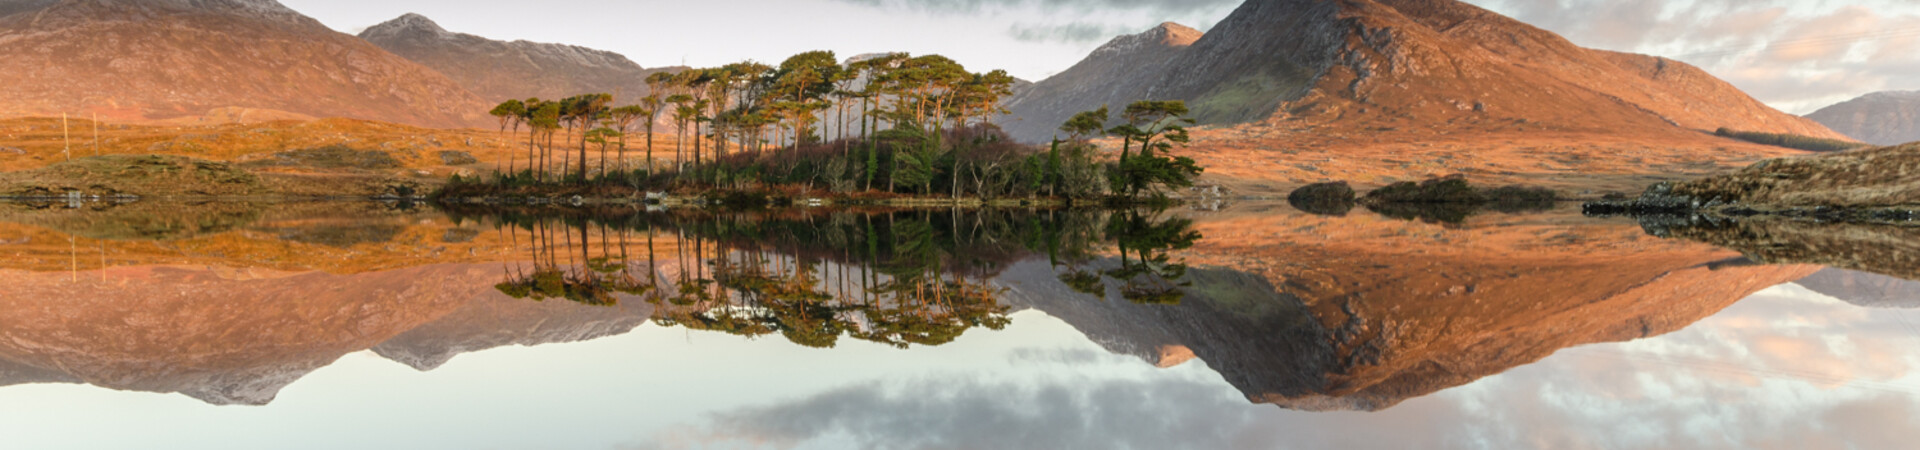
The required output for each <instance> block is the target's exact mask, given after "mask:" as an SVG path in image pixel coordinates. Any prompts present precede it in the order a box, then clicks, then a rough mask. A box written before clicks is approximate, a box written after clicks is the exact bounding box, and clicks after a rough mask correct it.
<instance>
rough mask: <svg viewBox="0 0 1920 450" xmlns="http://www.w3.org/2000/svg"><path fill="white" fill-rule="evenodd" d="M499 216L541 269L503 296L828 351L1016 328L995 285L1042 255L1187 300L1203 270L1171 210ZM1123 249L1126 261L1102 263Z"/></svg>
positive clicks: (514, 268) (1139, 296) (1168, 300)
mask: <svg viewBox="0 0 1920 450" xmlns="http://www.w3.org/2000/svg"><path fill="white" fill-rule="evenodd" d="M485 212H489V213H492V215H490V216H480V217H481V218H485V219H488V220H489V221H492V222H496V223H500V224H504V225H505V226H504V227H502V228H504V229H505V233H506V234H507V236H508V240H509V241H510V242H514V243H515V245H516V246H517V245H518V243H519V242H521V241H522V240H524V241H525V242H527V243H528V246H527V248H528V251H529V255H528V256H530V258H531V261H533V262H532V263H531V264H530V265H529V266H522V265H520V264H513V265H510V266H509V267H508V268H507V269H506V270H507V271H508V273H509V275H508V276H507V278H506V281H504V282H502V283H500V284H498V285H497V286H496V289H498V290H499V291H500V292H502V293H504V294H506V295H508V296H511V297H514V298H523V299H532V300H546V299H566V300H569V301H573V302H577V303H582V304H588V305H614V304H618V303H619V301H620V298H619V297H618V296H617V295H616V294H625V295H627V296H629V297H633V298H638V299H642V300H644V301H648V302H652V303H656V304H664V305H665V307H663V308H662V309H661V313H660V314H659V317H658V318H657V319H656V323H658V324H660V325H662V326H669V327H685V328H688V329H694V330H703V331H715V332H722V333H728V334H734V335H740V336H746V337H759V336H768V335H775V334H778V335H780V336H781V337H783V338H785V339H786V340H788V341H790V342H793V343H795V344H799V345H802V346H806V347H814V348H832V347H834V346H835V345H836V344H837V343H838V342H839V339H840V338H841V337H843V336H845V337H850V338H853V339H858V340H862V341H869V342H877V343H882V344H886V345H890V346H893V347H897V348H902V349H905V348H910V347H912V346H929V345H941V344H946V343H949V342H952V341H953V340H954V339H957V338H959V337H960V336H962V335H964V334H965V333H966V332H967V331H968V330H970V329H973V328H985V329H989V330H999V329H1002V328H1005V327H1006V325H1007V323H1008V321H1009V319H1008V318H1007V313H1008V311H1009V308H1008V307H1007V306H1004V305H1002V304H1001V303H1002V302H1001V300H1000V299H1001V297H1002V293H1003V291H1004V289H1003V288H1000V287H998V286H997V285H996V284H995V283H994V282H993V280H994V278H996V277H999V276H1001V275H1002V273H1003V272H1004V271H1005V270H1006V269H1007V268H1008V267H1011V265H1012V264H1014V263H1016V262H1018V261H1023V260H1028V259H1033V258H1036V257H1038V255H1042V254H1044V255H1046V257H1047V258H1048V259H1049V260H1050V261H1054V264H1053V265H1054V266H1055V267H1058V268H1059V269H1057V270H1061V271H1063V272H1065V274H1064V275H1061V276H1062V277H1063V278H1071V279H1074V280H1077V282H1079V283H1083V284H1087V285H1091V284H1097V283H1100V282H1102V280H1108V279H1111V280H1116V281H1119V282H1121V283H1122V285H1123V288H1122V289H1120V297H1121V298H1125V299H1127V300H1129V301H1134V302H1141V303H1158V304H1177V303H1178V302H1179V301H1180V298H1181V297H1183V296H1184V295H1185V294H1184V290H1182V289H1180V288H1181V287H1182V286H1186V285H1187V284H1186V282H1184V281H1181V279H1182V278H1184V277H1185V273H1186V270H1187V267H1186V266H1185V265H1184V264H1180V263H1179V262H1178V261H1177V260H1175V258H1174V257H1173V256H1172V254H1171V252H1172V251H1174V250H1179V249H1183V248H1187V247H1191V246H1192V245H1193V242H1194V241H1197V240H1199V239H1201V235H1200V233H1198V232H1196V231H1193V230H1192V229H1191V227H1192V221H1191V220H1187V219H1180V218H1169V217H1165V214H1164V213H1162V212H1155V211H1091V210H1077V211H1049V212H1044V213H1041V212H1018V211H998V210H985V211H879V212H861V211H833V212H822V213H817V214H816V213H813V212H807V211H797V212H782V213H764V212H734V213H708V212H690V213H682V214H646V213H642V212H639V211H631V210H621V209H618V208H602V209H597V210H575V211H572V213H571V215H570V216H569V217H555V216H542V215H537V214H525V213H515V212H502V211H485ZM523 234H524V235H525V238H524V239H523V238H522V235H523ZM667 240H670V241H671V244H668V245H665V246H664V247H665V248H664V249H663V248H662V247H663V246H662V244H661V241H667ZM1109 247H1110V248H1112V249H1113V251H1116V252H1118V254H1119V255H1120V258H1119V260H1120V261H1121V263H1120V267H1118V268H1113V269H1109V270H1094V269H1092V268H1091V267H1092V266H1091V265H1089V264H1087V263H1088V262H1089V261H1092V260H1093V259H1094V258H1093V257H1092V256H1091V255H1093V254H1095V253H1096V252H1101V251H1106V249H1107V248H1109ZM635 254H638V255H645V260H644V261H640V260H638V259H637V258H635V257H633V256H632V255H635ZM563 255H564V256H563ZM636 273H643V274H644V275H636ZM1089 289H1091V288H1089Z"/></svg>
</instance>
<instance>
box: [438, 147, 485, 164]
mask: <svg viewBox="0 0 1920 450" xmlns="http://www.w3.org/2000/svg"><path fill="white" fill-rule="evenodd" d="M440 163H441V164H446V165H449V166H464V165H468V164H479V163H480V160H479V159H477V158H474V157H473V154H472V153H467V152H462V151H454V150H445V151H441V152H440Z"/></svg>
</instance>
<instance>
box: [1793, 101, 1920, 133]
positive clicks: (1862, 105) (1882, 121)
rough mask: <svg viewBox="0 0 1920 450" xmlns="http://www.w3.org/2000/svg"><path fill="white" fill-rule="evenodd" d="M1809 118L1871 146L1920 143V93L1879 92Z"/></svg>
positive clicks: (1814, 113)
mask: <svg viewBox="0 0 1920 450" xmlns="http://www.w3.org/2000/svg"><path fill="white" fill-rule="evenodd" d="M1807 118H1808V119H1813V120H1814V121H1816V122H1820V123H1822V124H1825V125H1826V126H1827V127H1828V128H1832V129H1833V130H1834V131H1838V132H1841V133H1845V134H1846V135H1847V136H1852V137H1853V138H1854V139H1859V140H1861V141H1862V142H1867V143H1871V144H1877V145H1900V144H1905V143H1908V142H1914V141H1920V91H1904V92H1900V91H1896V92H1875V93H1872V94H1867V95H1864V96H1861V97H1860V98H1856V99H1853V100H1848V101H1845V102H1841V103H1839V104H1836V105H1833V106H1828V107H1825V108H1820V110H1819V111H1814V112H1813V114H1808V115H1807Z"/></svg>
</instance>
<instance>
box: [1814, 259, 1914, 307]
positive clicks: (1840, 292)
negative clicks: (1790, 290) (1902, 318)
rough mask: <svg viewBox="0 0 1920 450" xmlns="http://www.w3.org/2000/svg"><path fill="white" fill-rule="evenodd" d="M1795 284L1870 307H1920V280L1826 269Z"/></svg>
mask: <svg viewBox="0 0 1920 450" xmlns="http://www.w3.org/2000/svg"><path fill="white" fill-rule="evenodd" d="M1794 284H1798V285H1800V286H1802V287H1805V288H1807V289H1809V290H1812V291H1814V292H1819V293H1821V294H1825V295H1826V296H1828V297H1833V298H1837V299H1840V300H1841V301H1845V302H1847V303H1852V304H1855V305H1859V306H1863V307H1868V308H1895V309H1916V308H1920V281H1911V280H1905V279H1900V278H1894V277H1890V276H1886V275H1881V274H1877V273H1869V272H1857V271H1852V270H1845V269H1826V270H1822V271H1820V272H1819V273H1815V274H1813V276H1810V277H1807V278H1805V279H1802V280H1800V281H1797V282H1794Z"/></svg>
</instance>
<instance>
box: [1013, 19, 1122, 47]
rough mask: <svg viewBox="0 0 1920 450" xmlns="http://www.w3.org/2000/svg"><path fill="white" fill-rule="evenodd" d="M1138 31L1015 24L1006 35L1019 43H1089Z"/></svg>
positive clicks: (1094, 25)
mask: <svg viewBox="0 0 1920 450" xmlns="http://www.w3.org/2000/svg"><path fill="white" fill-rule="evenodd" d="M1140 31H1142V30H1138V29H1133V28H1129V27H1125V26H1116V25H1111V24H1101V23H1083V22H1074V23H1069V24H1060V25H1054V24H1030V23H1017V24H1014V25H1013V26H1011V27H1008V28H1007V35H1009V36H1012V37H1013V39H1014V40H1018V41H1020V42H1031V43H1046V42H1064V43H1089V42H1106V41H1109V40H1112V39H1113V38H1114V37H1115V36H1120V35H1123V34H1133V33H1138V32H1140Z"/></svg>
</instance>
